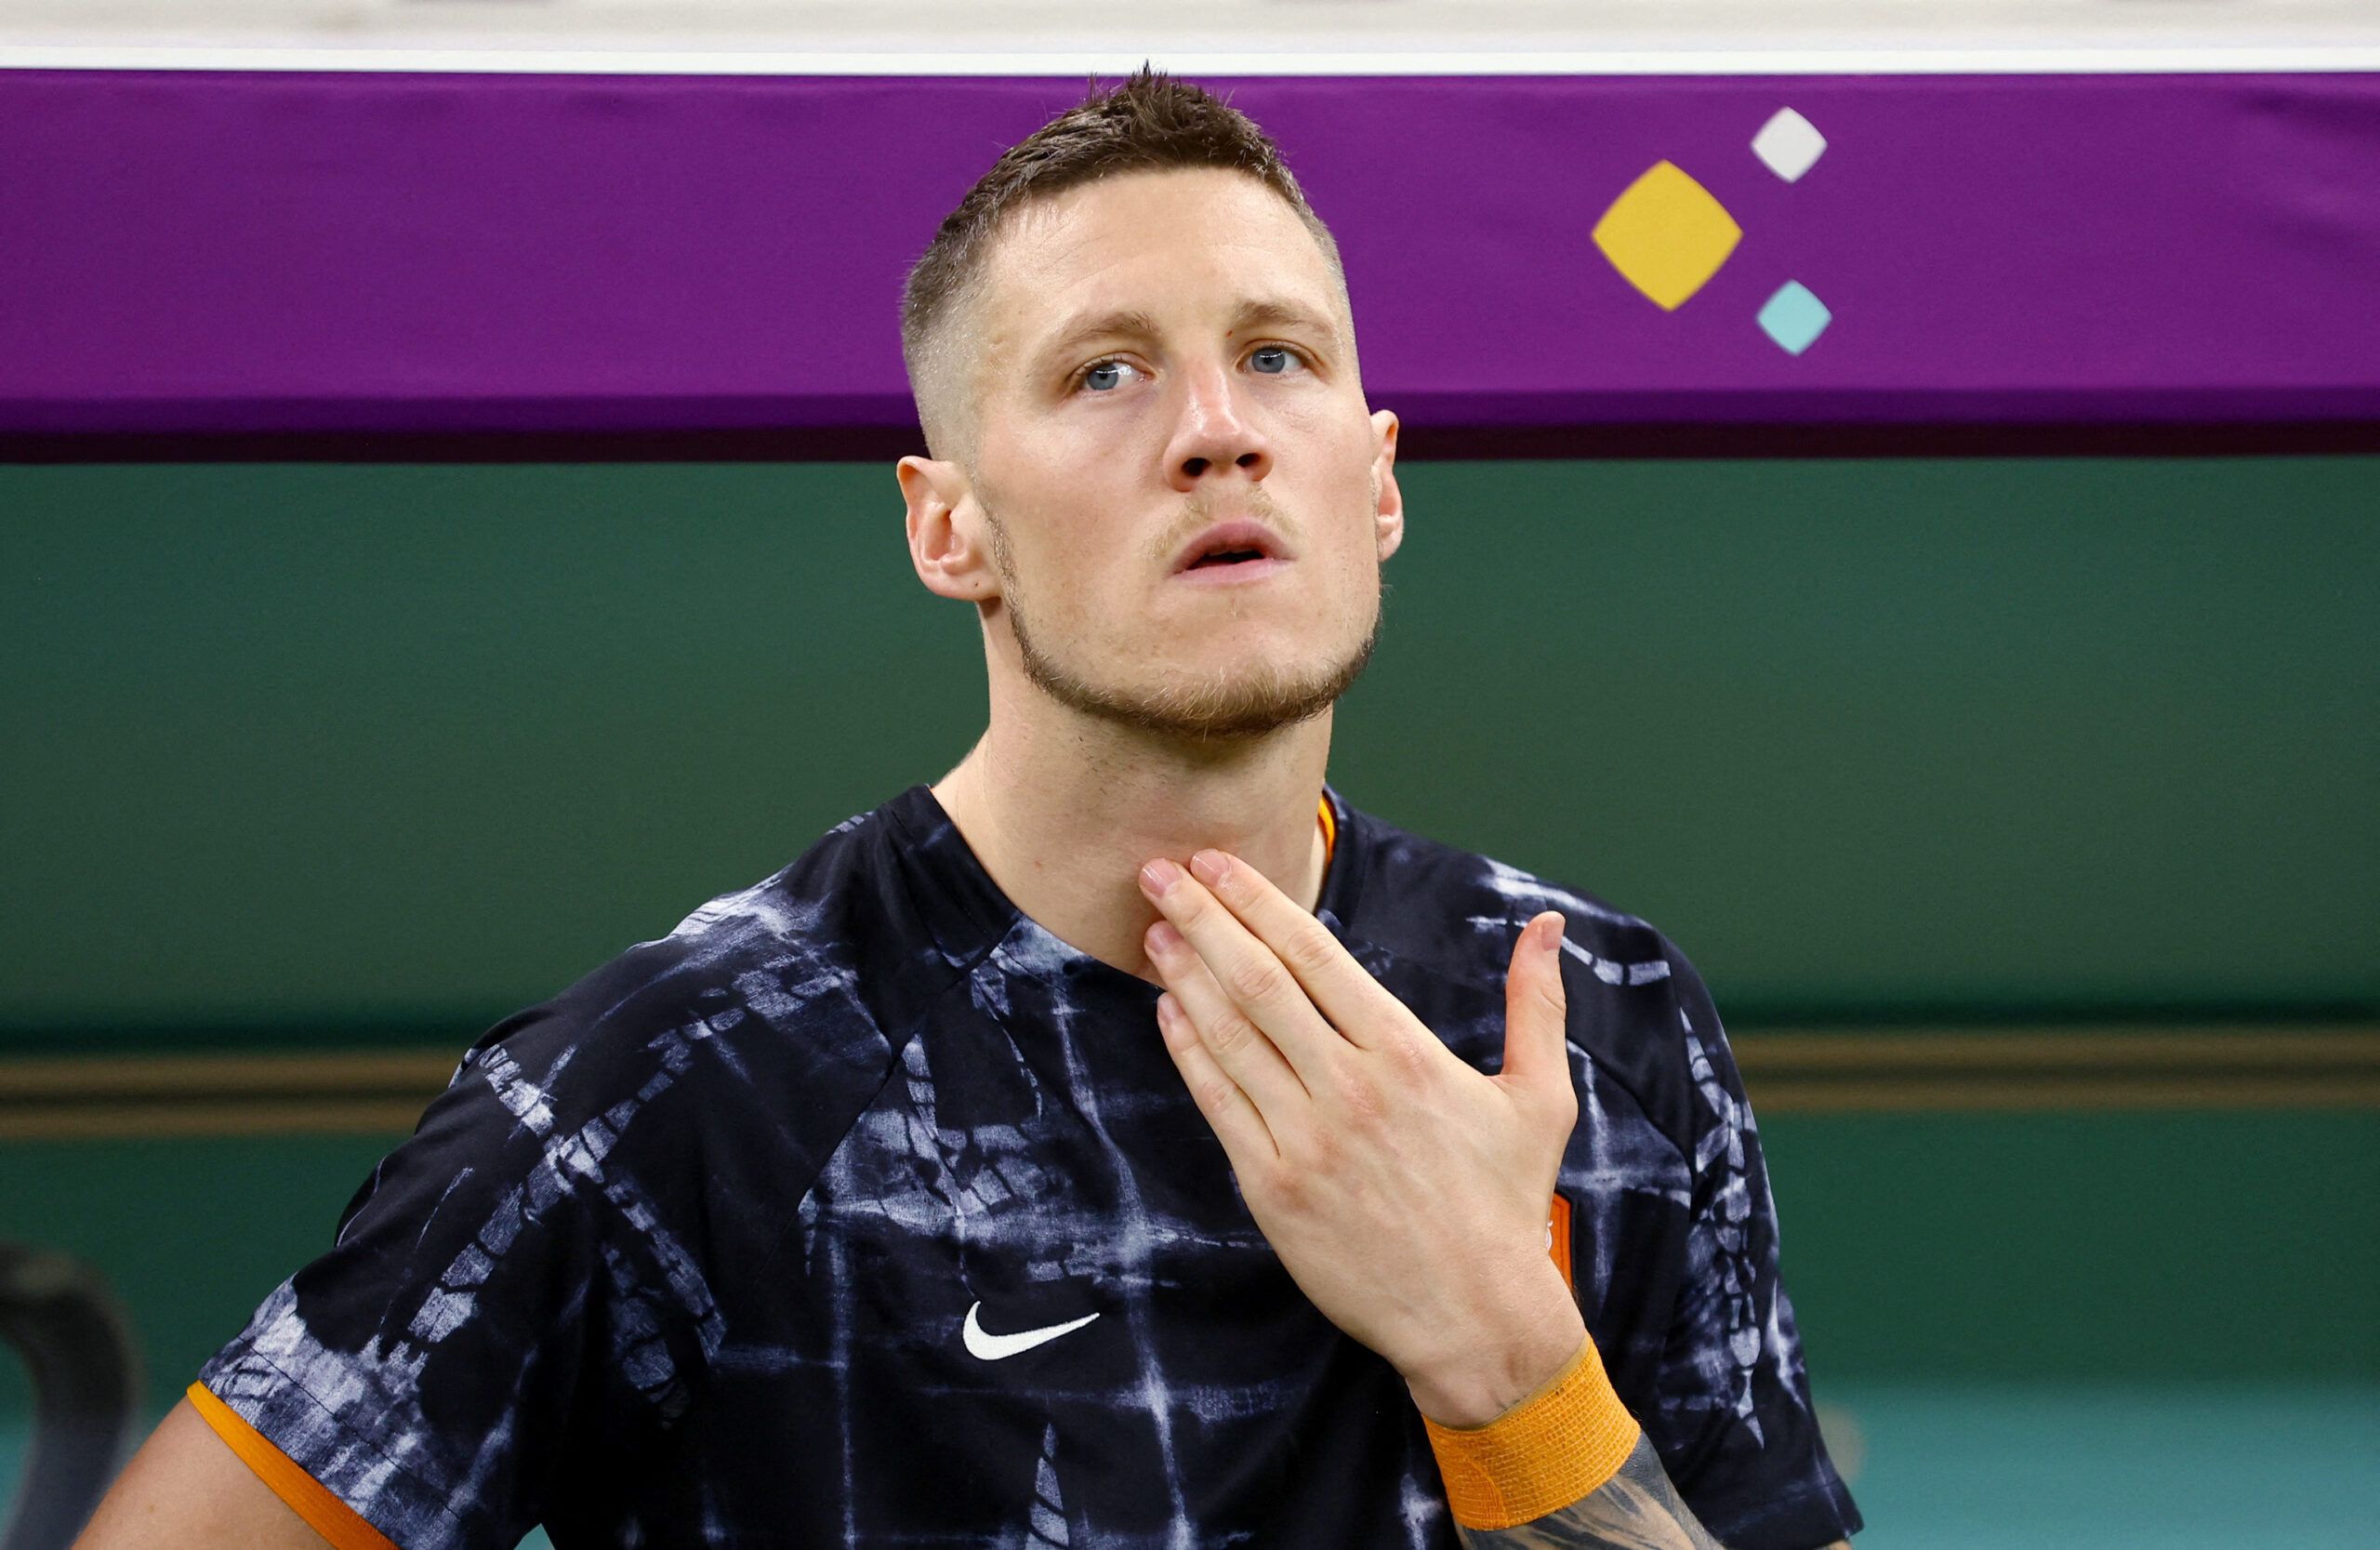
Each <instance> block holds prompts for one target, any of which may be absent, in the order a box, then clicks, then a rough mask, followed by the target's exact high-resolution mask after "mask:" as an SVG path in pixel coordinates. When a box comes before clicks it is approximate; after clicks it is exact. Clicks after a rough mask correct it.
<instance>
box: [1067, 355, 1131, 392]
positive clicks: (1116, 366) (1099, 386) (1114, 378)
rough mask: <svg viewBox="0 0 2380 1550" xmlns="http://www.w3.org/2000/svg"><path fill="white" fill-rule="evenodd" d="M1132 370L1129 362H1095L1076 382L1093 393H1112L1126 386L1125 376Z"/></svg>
mask: <svg viewBox="0 0 2380 1550" xmlns="http://www.w3.org/2000/svg"><path fill="white" fill-rule="evenodd" d="M1131 369H1132V366H1131V363H1130V362H1127V361H1093V362H1092V363H1091V364H1089V365H1087V366H1085V367H1083V369H1082V374H1081V375H1080V376H1079V377H1078V378H1076V379H1075V380H1076V381H1077V383H1078V384H1079V385H1080V386H1082V387H1086V388H1089V389H1090V390H1091V391H1093V392H1099V393H1104V392H1112V391H1115V390H1116V389H1117V388H1120V387H1122V386H1123V385H1124V376H1123V374H1124V373H1126V372H1128V371H1131Z"/></svg>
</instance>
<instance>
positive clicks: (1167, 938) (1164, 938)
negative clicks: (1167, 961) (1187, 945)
mask: <svg viewBox="0 0 2380 1550" xmlns="http://www.w3.org/2000/svg"><path fill="white" fill-rule="evenodd" d="M1181 945H1182V934H1181V933H1180V932H1178V931H1176V930H1174V929H1173V922H1172V921H1158V922H1157V924H1155V925H1153V926H1151V927H1149V951H1150V952H1151V953H1152V954H1157V953H1170V952H1172V951H1173V949H1174V948H1176V947H1180V946H1181Z"/></svg>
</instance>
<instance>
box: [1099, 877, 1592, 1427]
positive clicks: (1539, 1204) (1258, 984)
mask: <svg viewBox="0 0 2380 1550" xmlns="http://www.w3.org/2000/svg"><path fill="white" fill-rule="evenodd" d="M1141 888H1142V891H1143V892H1144V894H1147V895H1148V896H1149V898H1150V900H1151V902H1152V903H1154V904H1155V905H1156V906H1157V909H1158V911H1159V912H1160V914H1162V915H1163V917H1164V919H1162V920H1160V921H1157V923H1156V924H1154V925H1152V926H1151V927H1150V928H1149V932H1148V937H1147V948H1148V955H1149V961H1150V963H1151V965H1152V966H1153V967H1154V968H1155V969H1156V971H1157V974H1158V975H1159V977H1160V978H1161V979H1163V981H1164V983H1165V986H1166V990H1165V993H1164V994H1163V995H1161V996H1159V997H1158V999H1157V1022H1158V1027H1159V1029H1160V1031H1161V1032H1162V1033H1163V1035H1164V1038H1165V1043H1166V1048H1167V1049H1168V1050H1169V1051H1170V1053H1171V1054H1172V1056H1173V1061H1174V1065H1175V1066H1176V1068H1177V1069H1179V1070H1180V1071H1181V1073H1182V1078H1183V1081H1184V1082H1185V1083H1186V1084H1187V1085H1188V1087H1189V1089H1190V1093H1191V1095H1192V1097H1193V1099H1194V1100H1195V1101H1196V1102H1197V1105H1198V1109H1199V1112H1200V1113H1201V1114H1203V1115H1204V1116H1205V1117H1206V1119H1207V1122H1208V1123H1209V1124H1210V1126H1212V1127H1213V1129H1214V1132H1215V1134H1216V1137H1217V1138H1218V1139H1219V1140H1220V1141H1221V1142H1222V1143H1223V1151H1224V1153H1225V1155H1226V1156H1228V1157H1229V1158H1230V1159H1231V1164H1232V1170H1233V1172H1234V1173H1235V1174H1236V1177H1237V1178H1238V1180H1239V1186H1240V1194H1241V1197H1242V1198H1243V1199H1245V1200H1246V1201H1247V1203H1248V1209H1249V1212H1250V1214H1251V1215H1252V1216H1253V1217H1254V1218H1255V1219H1256V1225H1257V1226H1258V1227H1259V1228H1261V1229H1262V1230H1263V1234H1264V1236H1265V1238H1266V1239H1267V1240H1268V1241H1269V1242H1271V1244H1272V1245H1273V1248H1274V1251H1275V1252H1276V1253H1278V1254H1279V1255H1280V1256H1281V1263H1282V1265H1284V1266H1285V1267H1286V1268H1287V1269H1288V1270H1289V1274H1290V1276H1291V1277H1292V1278H1295V1280H1296V1281H1297V1283H1298V1286H1299V1287H1300V1289H1301V1290H1302V1291H1303V1292H1305V1294H1306V1295H1307V1297H1309V1298H1310V1299H1312V1300H1313V1302H1314V1304H1315V1305H1316V1307H1318V1308H1319V1309H1321V1310H1322V1313H1323V1315H1324V1317H1326V1318H1329V1320H1330V1321H1331V1322H1332V1323H1334V1324H1336V1325H1338V1326H1339V1327H1340V1328H1341V1329H1342V1330H1344V1331H1347V1333H1348V1334H1350V1335H1351V1336H1353V1337H1354V1338H1355V1339H1356V1340H1358V1341H1361V1342H1362V1343H1363V1344H1364V1345H1368V1346H1369V1347H1371V1348H1372V1349H1373V1350H1375V1351H1377V1352H1379V1353H1380V1354H1381V1355H1382V1356H1383V1357H1385V1358H1387V1359H1388V1360H1389V1362H1390V1363H1391V1364H1392V1365H1394V1366H1395V1368H1396V1370H1397V1371H1398V1372H1399V1373H1400V1374H1402V1375H1403V1376H1404V1378H1405V1380H1406V1383H1407V1384H1408V1387H1409V1388H1410V1389H1411V1391H1412V1394H1413V1398H1414V1402H1415V1404H1416V1405H1417V1406H1418V1407H1419V1408H1420V1410H1421V1413H1422V1414H1424V1415H1426V1416H1428V1417H1429V1418H1430V1419H1432V1420H1434V1421H1436V1422H1438V1423H1439V1424H1442V1425H1447V1426H1479V1425H1485V1424H1487V1423H1488V1422H1489V1421H1491V1420H1493V1419H1494V1418H1495V1417H1496V1416H1498V1415H1500V1414H1501V1413H1502V1412H1503V1411H1505V1410H1507V1409H1509V1408H1510V1407H1511V1406H1512V1405H1513V1404H1514V1403H1515V1402H1516V1401H1518V1400H1519V1399H1521V1398H1524V1397H1526V1396H1527V1395H1528V1394H1530V1393H1531V1392H1532V1391H1534V1390H1535V1389H1537V1388H1538V1387H1540V1385H1542V1384H1544V1383H1545V1382H1546V1381H1547V1380H1549V1379H1551V1378H1552V1377H1553V1376H1554V1374H1555V1373H1557V1372H1559V1371H1561V1370H1562V1369H1563V1367H1564V1366H1565V1365H1566V1364H1567V1362H1568V1361H1569V1359H1570V1358H1571V1357H1572V1356H1574V1355H1575V1354H1576V1353H1577V1352H1578V1350H1579V1346H1580V1342H1582V1341H1583V1340H1584V1339H1585V1338H1586V1329H1585V1325H1584V1323H1583V1322H1582V1321H1581V1320H1580V1317H1579V1310H1578V1305H1577V1304H1576V1303H1575V1302H1573V1301H1572V1299H1571V1296H1570V1292H1569V1289H1568V1287H1567V1285H1565V1284H1564V1282H1563V1279H1562V1276H1561V1272H1560V1271H1559V1270H1557V1269H1556V1268H1555V1267H1554V1262H1553V1260H1552V1259H1551V1258H1550V1257H1549V1256H1548V1255H1547V1253H1546V1244H1545V1234H1546V1217H1547V1208H1548V1206H1549V1204H1550V1203H1551V1201H1552V1199H1553V1194H1554V1175H1555V1172H1556V1171H1557V1170H1558V1169H1559V1167H1560V1164H1561V1159H1562V1150H1563V1146H1565V1144H1566V1143H1567V1140H1568V1138H1569V1135H1570V1132H1571V1129H1572V1127H1573V1126H1574V1125H1575V1124H1576V1123H1577V1121H1578V1113H1579V1108H1578V1096H1577V1094H1576V1093H1575V1092H1573V1090H1572V1088H1571V1085H1570V1075H1569V1061H1568V1055H1567V1050H1566V1046H1565V1039H1564V1032H1565V1021H1564V1000H1563V990H1562V976H1561V970H1560V961H1561V942H1562V929H1563V920H1562V917H1561V915H1560V914H1559V913H1557V912H1555V911H1553V910H1547V911H1545V912H1543V913H1541V914H1540V915H1538V916H1536V917H1535V918H1533V919H1532V920H1531V921H1529V922H1528V925H1527V927H1526V928H1524V929H1523V931H1522V932H1521V934H1520V937H1519V940H1518V941H1516V942H1515V943H1514V949H1513V958H1512V964H1511V968H1510V972H1509V974H1508V975H1507V978H1506V981H1505V988H1504V1004H1505V1020H1504V1064H1503V1068H1502V1070H1501V1072H1500V1073H1499V1074H1497V1075H1495V1076H1492V1077H1490V1076H1487V1075H1484V1074H1482V1073H1481V1072H1478V1071H1475V1070H1474V1069H1473V1068H1472V1067H1471V1066H1467V1065H1465V1064H1464V1063H1463V1062H1462V1061H1461V1059H1460V1058H1459V1057H1457V1056H1456V1055H1455V1054H1454V1053H1453V1052H1451V1051H1449V1050H1448V1048H1447V1047H1446V1045H1445V1043H1444V1042H1443V1041H1442V1040H1440V1039H1439V1038H1438V1036H1437V1035H1436V1034H1435V1033H1433V1032H1432V1031H1431V1030H1430V1029H1429V1028H1428V1027H1424V1026H1423V1025H1422V1023H1421V1020H1420V1019H1419V1018H1417V1017H1415V1016H1414V1015H1413V1013H1412V1012H1411V1011H1410V1010H1409V1009H1408V1007H1407V1006H1406V1005H1405V1003H1403V1002H1402V1001H1400V1000H1397V999H1396V998H1395V996H1393V995H1391V994H1390V993H1389V991H1388V990H1387V988H1386V987H1383V986H1382V985H1381V983H1380V982H1379V981H1378V980H1376V979H1374V978H1372V976H1371V975H1370V974H1369V973H1368V972H1367V971H1366V970H1365V969H1364V967H1363V965H1362V964H1360V963H1358V962H1356V961H1355V958H1354V956H1353V955H1352V954H1350V953H1349V952H1348V951H1347V949H1346V948H1345V947H1343V946H1342V945H1341V943H1340V942H1339V940H1338V939H1337V938H1336V937H1334V936H1332V935H1331V934H1330V933H1329V930H1328V929H1327V928H1326V927H1324V925H1323V924H1322V922H1321V921H1317V920H1316V919H1315V918H1314V916H1312V915H1311V914H1309V913H1307V912H1306V911H1305V910H1303V909H1302V908H1300V907H1298V906H1297V904H1296V903H1295V902H1293V901H1292V900H1291V899H1290V898H1289V896H1288V895H1287V894H1283V893H1282V892H1281V891H1280V890H1279V889H1278V888H1276V887H1275V886H1274V885H1273V883H1272V882H1271V881H1269V880H1268V879H1266V878H1265V877H1263V875H1262V874H1261V873H1259V872H1258V871H1257V870H1256V869H1255V868H1252V867H1250V866H1249V865H1248V864H1247V863H1245V862H1243V861H1240V860H1238V859H1237V858H1236V857H1233V856H1231V855H1229V854H1225V853H1223V852H1220V851H1211V850H1209V851H1200V852H1199V853H1198V854H1197V855H1195V856H1193V857H1191V869H1190V871H1189V872H1184V871H1183V869H1182V868H1180V867H1178V866H1176V865H1175V864H1174V863H1173V862H1171V861H1170V860H1166V859H1158V860H1155V861H1152V862H1150V863H1149V864H1148V865H1147V866H1146V867H1144V868H1142V870H1141Z"/></svg>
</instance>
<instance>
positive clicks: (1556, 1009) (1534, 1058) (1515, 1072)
mask: <svg viewBox="0 0 2380 1550" xmlns="http://www.w3.org/2000/svg"><path fill="white" fill-rule="evenodd" d="M1566 924H1567V921H1564V920H1563V919H1562V912H1561V911H1560V910H1558V909H1549V910H1546V911H1544V912H1543V913H1541V914H1539V915H1535V916H1532V917H1530V919H1529V922H1528V924H1527V926H1525V927H1523V928H1522V930H1521V934H1520V940H1519V941H1517V942H1515V943H1514V944H1513V966H1512V971H1511V973H1509V974H1506V975H1505V976H1504V1069H1503V1072H1502V1077H1501V1080H1504V1081H1506V1082H1508V1083H1510V1084H1511V1085H1513V1086H1514V1087H1518V1088H1521V1089H1523V1090H1525V1091H1528V1092H1532V1093H1539V1094H1540V1095H1541V1094H1543V1093H1550V1092H1554V1091H1559V1092H1561V1093H1568V1092H1569V1091H1570V1058H1569V1053H1568V1047H1567V1040H1566V1036H1567V1029H1568V1017H1567V1007H1568V1003H1567V1000H1565V999H1564V996H1563V992H1562V931H1563V928H1564V926H1565V925H1566Z"/></svg>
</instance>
